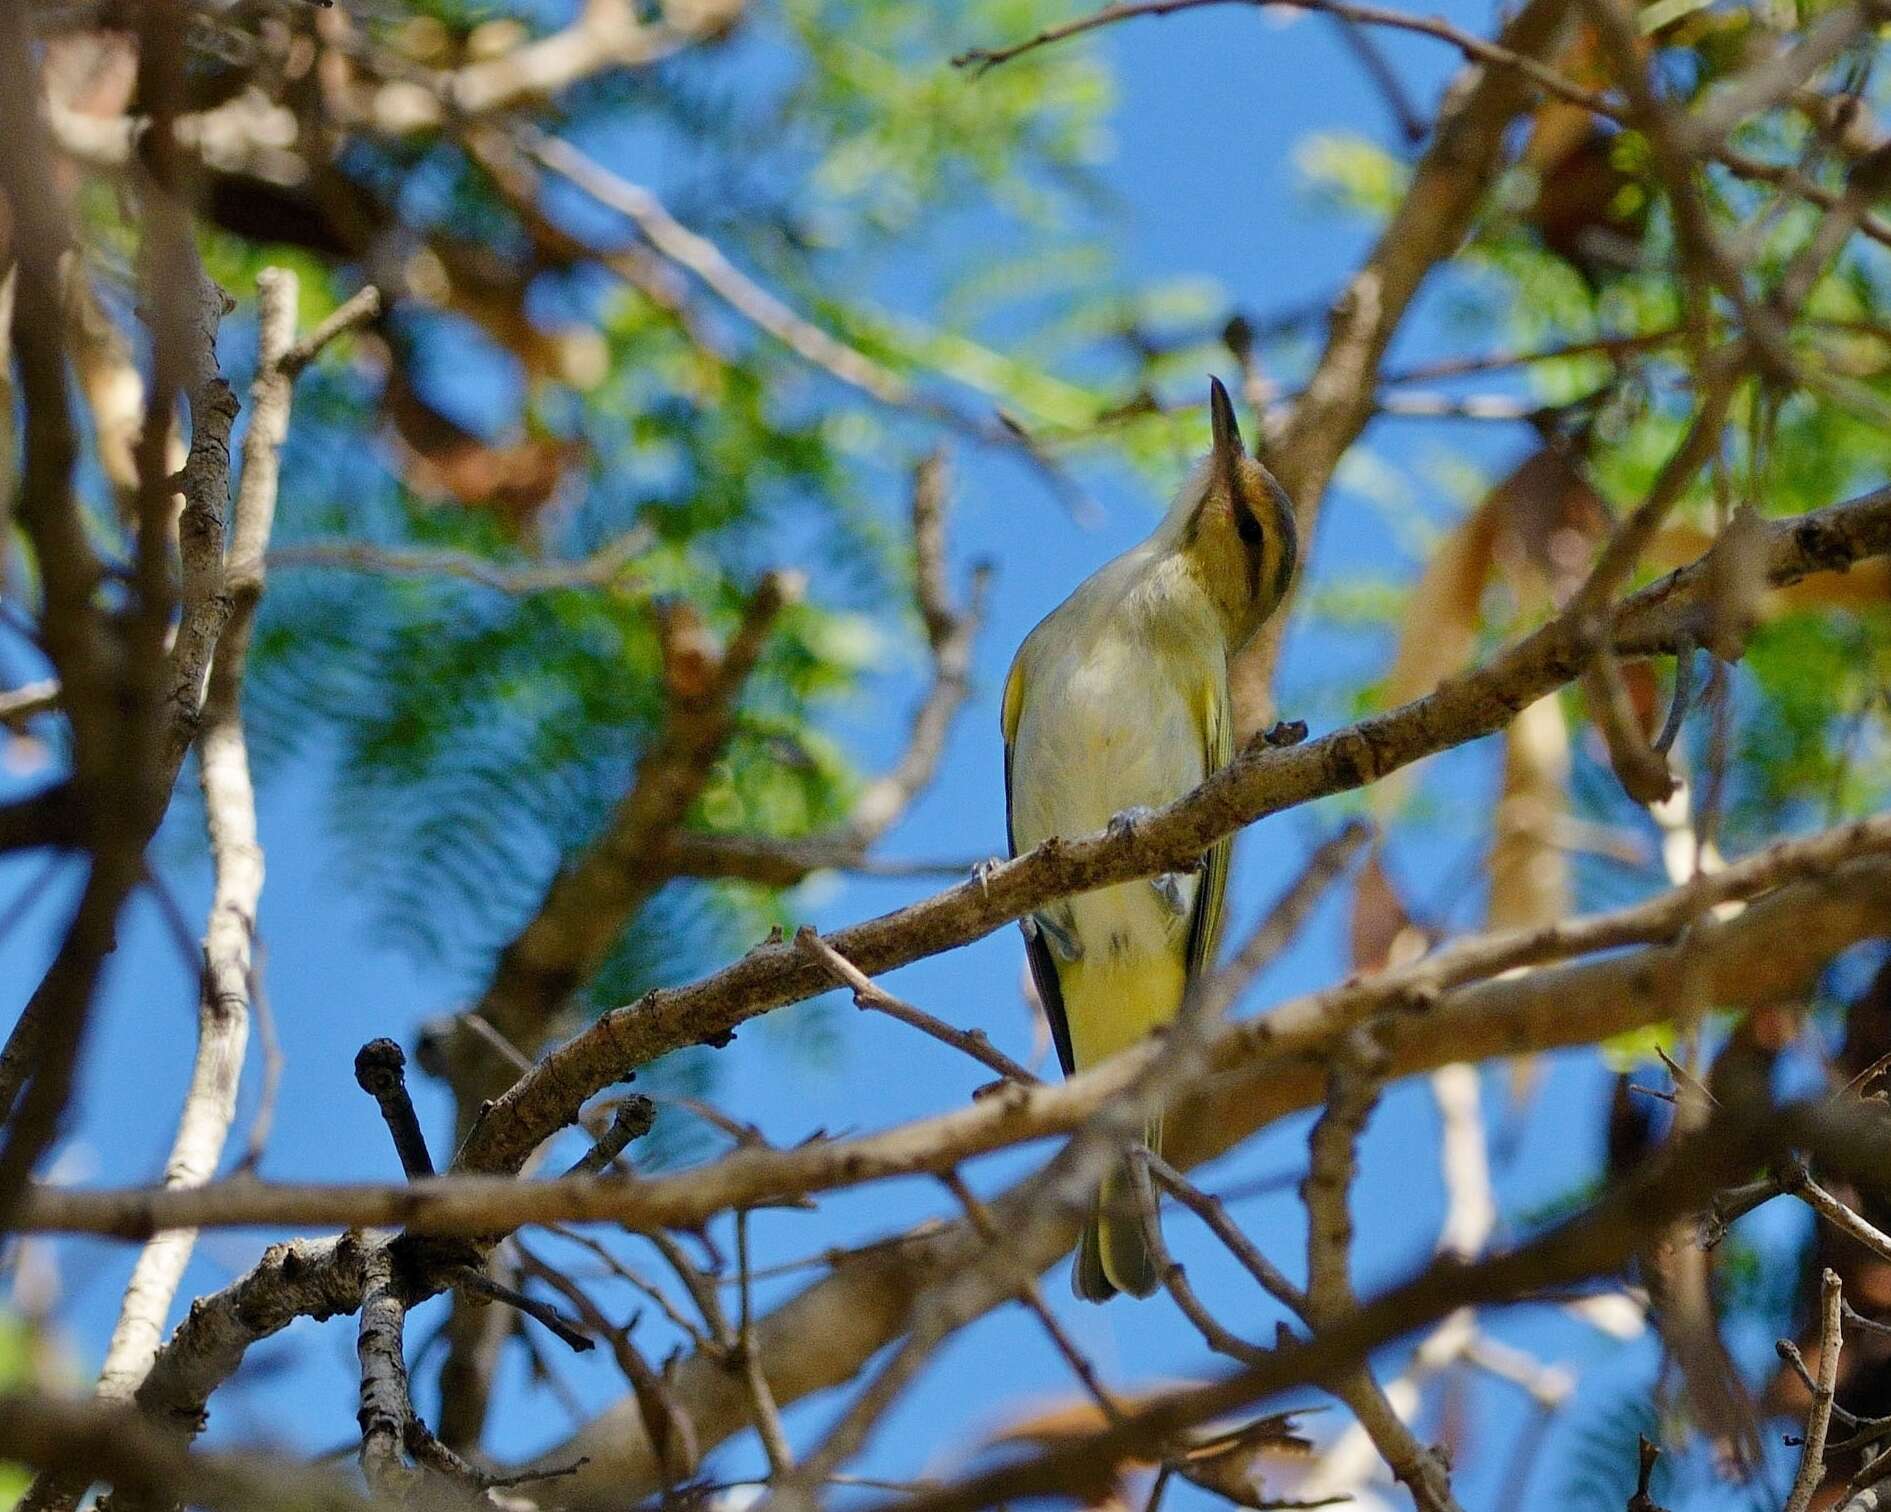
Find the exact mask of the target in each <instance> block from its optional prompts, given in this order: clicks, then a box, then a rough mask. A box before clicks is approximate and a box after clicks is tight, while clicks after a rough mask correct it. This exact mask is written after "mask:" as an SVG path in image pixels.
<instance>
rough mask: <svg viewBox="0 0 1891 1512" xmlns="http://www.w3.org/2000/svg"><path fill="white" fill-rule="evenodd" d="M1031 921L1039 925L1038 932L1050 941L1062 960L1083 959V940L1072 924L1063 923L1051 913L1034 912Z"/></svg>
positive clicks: (1055, 952) (1054, 951) (1052, 948)
mask: <svg viewBox="0 0 1891 1512" xmlns="http://www.w3.org/2000/svg"><path fill="white" fill-rule="evenodd" d="M1031 921H1032V922H1033V923H1034V924H1036V925H1037V928H1038V932H1039V933H1040V934H1042V935H1043V936H1044V938H1045V939H1046V940H1048V941H1050V946H1051V950H1052V952H1053V953H1054V954H1055V955H1056V956H1057V958H1058V959H1059V960H1060V961H1065V962H1070V961H1081V960H1082V959H1083V941H1082V940H1080V939H1078V938H1077V931H1076V930H1075V928H1073V927H1071V925H1066V924H1062V923H1060V922H1058V921H1057V920H1056V919H1053V918H1051V916H1050V915H1049V914H1041V913H1040V914H1032V915H1031ZM1073 923H1074V921H1073Z"/></svg>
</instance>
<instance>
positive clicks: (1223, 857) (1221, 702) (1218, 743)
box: [1188, 678, 1234, 981]
mask: <svg viewBox="0 0 1891 1512" xmlns="http://www.w3.org/2000/svg"><path fill="white" fill-rule="evenodd" d="M1202 756H1203V762H1204V765H1203V771H1204V773H1207V774H1212V773H1215V772H1219V771H1220V770H1221V769H1222V768H1223V767H1225V766H1226V765H1227V764H1228V763H1229V762H1230V761H1232V760H1233V759H1234V710H1233V709H1232V708H1231V707H1230V705H1229V701H1228V685H1227V683H1226V681H1225V680H1223V679H1220V678H1215V679H1211V680H1210V681H1209V683H1208V686H1207V687H1206V688H1205V689H1204V690H1203V694H1202ZM1233 851H1234V836H1232V835H1228V836H1226V837H1224V838H1223V839H1220V840H1217V841H1216V842H1215V843H1214V844H1213V845H1212V846H1210V847H1209V850H1208V854H1207V856H1206V857H1204V858H1203V866H1202V881H1201V886H1200V887H1198V888H1197V889H1196V890H1195V917H1194V918H1193V919H1191V920H1190V921H1189V930H1188V974H1189V978H1190V980H1191V981H1192V980H1193V979H1194V978H1196V977H1198V976H1202V975H1205V974H1206V973H1208V972H1209V971H1212V970H1213V969H1214V965H1215V945H1216V942H1217V941H1218V940H1219V939H1220V937H1221V905H1222V900H1223V899H1224V898H1225V897H1226V896H1227V893H1228V860H1229V857H1230V856H1231V855H1232V854H1233Z"/></svg>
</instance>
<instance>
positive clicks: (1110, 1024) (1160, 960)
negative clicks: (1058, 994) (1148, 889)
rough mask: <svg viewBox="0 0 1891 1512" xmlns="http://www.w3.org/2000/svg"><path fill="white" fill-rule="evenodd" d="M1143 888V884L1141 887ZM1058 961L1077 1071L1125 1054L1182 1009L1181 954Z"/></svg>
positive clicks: (1058, 975)
mask: <svg viewBox="0 0 1891 1512" xmlns="http://www.w3.org/2000/svg"><path fill="white" fill-rule="evenodd" d="M1142 885H1144V886H1147V884H1142ZM1098 954H1099V955H1102V956H1103V958H1102V959H1099V960H1091V959H1090V958H1089V957H1088V955H1087V954H1086V957H1085V959H1083V960H1081V961H1068V962H1060V963H1059V969H1058V973H1057V977H1058V985H1059V986H1060V987H1061V988H1062V989H1063V994H1064V1012H1065V1016H1066V1017H1067V1018H1068V1019H1069V1021H1070V1049H1071V1054H1072V1056H1073V1058H1074V1059H1075V1060H1076V1062H1077V1067H1078V1069H1079V1070H1084V1069H1087V1068H1088V1067H1090V1066H1094V1065H1096V1064H1097V1062H1098V1061H1101V1060H1106V1059H1108V1058H1109V1057H1110V1056H1112V1055H1115V1054H1116V1053H1117V1052H1118V1051H1119V1050H1124V1049H1127V1048H1128V1047H1129V1046H1131V1045H1133V1044H1135V1043H1136V1042H1137V1041H1138V1040H1140V1039H1142V1038H1144V1037H1145V1036H1147V1035H1148V1033H1149V1032H1150V1031H1151V1030H1152V1029H1156V1028H1158V1027H1160V1026H1161V1025H1163V1024H1166V1023H1168V1022H1169V1021H1170V1020H1172V1019H1173V1018H1174V1017H1175V1016H1176V1014H1177V1013H1179V1012H1180V1011H1181V1008H1182V994H1183V991H1184V990H1185V989H1186V987H1187V985H1188V982H1187V974H1186V972H1185V971H1184V969H1183V964H1182V955H1181V952H1180V951H1175V952H1164V953H1162V954H1135V955H1123V956H1119V957H1116V958H1115V959H1111V958H1109V957H1108V956H1107V955H1104V953H1103V952H1098Z"/></svg>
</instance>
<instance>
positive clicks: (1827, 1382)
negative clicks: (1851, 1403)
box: [1785, 1270, 1843, 1512]
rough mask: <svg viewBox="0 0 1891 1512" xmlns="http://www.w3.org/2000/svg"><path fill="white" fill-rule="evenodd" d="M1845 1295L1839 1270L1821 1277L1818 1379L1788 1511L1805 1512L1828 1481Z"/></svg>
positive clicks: (1807, 1418) (1807, 1416)
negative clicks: (1828, 1436) (1829, 1431)
mask: <svg viewBox="0 0 1891 1512" xmlns="http://www.w3.org/2000/svg"><path fill="white" fill-rule="evenodd" d="M1842 1301H1843V1297H1842V1295H1841V1293H1840V1289H1839V1279H1838V1275H1837V1273H1836V1272H1834V1271H1831V1270H1826V1271H1824V1272H1822V1273H1821V1275H1820V1277H1819V1379H1818V1384H1817V1385H1816V1386H1815V1387H1814V1389H1813V1393H1812V1406H1811V1408H1810V1409H1809V1410H1808V1411H1807V1413H1806V1436H1805V1441H1804V1443H1803V1445H1802V1446H1801V1448H1800V1451H1799V1471H1798V1473H1797V1474H1796V1475H1795V1476H1794V1477H1793V1488H1792V1494H1791V1495H1790V1496H1788V1497H1787V1498H1786V1507H1785V1512H1806V1509H1807V1508H1808V1507H1810V1506H1811V1505H1812V1498H1813V1495H1814V1494H1815V1493H1816V1492H1817V1491H1818V1489H1819V1487H1820V1485H1821V1484H1822V1483H1823V1482H1824V1480H1825V1435H1826V1430H1827V1428H1828V1427H1829V1426H1830V1424H1831V1421H1832V1399H1833V1397H1834V1396H1835V1395H1836V1394H1837V1391H1838V1356H1839V1349H1840V1347H1841V1344H1842V1337H1841V1333H1840V1321H1839V1316H1840V1314H1839V1309H1840V1305H1841V1303H1842Z"/></svg>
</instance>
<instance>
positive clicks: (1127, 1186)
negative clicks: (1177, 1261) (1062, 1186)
mask: <svg viewBox="0 0 1891 1512" xmlns="http://www.w3.org/2000/svg"><path fill="white" fill-rule="evenodd" d="M1143 1142H1144V1143H1145V1144H1147V1145H1148V1146H1149V1148H1150V1149H1152V1150H1154V1151H1156V1152H1157V1153H1158V1154H1160V1153H1161V1151H1162V1120H1161V1119H1160V1118H1157V1119H1156V1120H1154V1121H1153V1122H1152V1123H1151V1124H1150V1125H1149V1127H1148V1129H1147V1130H1146V1131H1145V1132H1144V1134H1143ZM1161 1279H1162V1278H1161V1277H1160V1276H1158V1275H1157V1274H1156V1259H1155V1256H1154V1255H1153V1254H1151V1253H1150V1250H1149V1239H1148V1236H1147V1235H1146V1234H1145V1233H1144V1232H1143V1220H1142V1204H1141V1203H1140V1202H1138V1201H1137V1199H1136V1182H1135V1176H1134V1173H1133V1172H1132V1171H1131V1170H1130V1169H1129V1162H1128V1161H1127V1160H1125V1161H1124V1162H1123V1163H1122V1164H1121V1165H1120V1166H1119V1167H1118V1168H1117V1169H1116V1170H1114V1171H1112V1172H1111V1173H1110V1174H1109V1175H1108V1176H1106V1177H1104V1178H1103V1184H1102V1185H1101V1186H1100V1187H1099V1188H1098V1189H1097V1197H1096V1207H1095V1209H1094V1210H1093V1211H1092V1213H1091V1215H1090V1221H1089V1223H1087V1224H1086V1225H1084V1230H1083V1238H1082V1240H1081V1241H1080V1242H1079V1243H1078V1245H1077V1264H1076V1266H1075V1268H1074V1269H1072V1271H1071V1273H1070V1285H1071V1289H1072V1290H1073V1291H1075V1292H1076V1294H1077V1295H1078V1296H1079V1297H1080V1298H1082V1299H1083V1300H1084V1301H1085V1302H1107V1301H1109V1300H1110V1298H1111V1297H1113V1296H1115V1295H1116V1294H1117V1293H1118V1292H1127V1293H1128V1294H1129V1295H1130V1296H1132V1297H1147V1296H1150V1295H1152V1294H1153V1293H1154V1292H1155V1289H1156V1287H1157V1285H1158V1284H1159V1282H1160V1281H1161Z"/></svg>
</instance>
